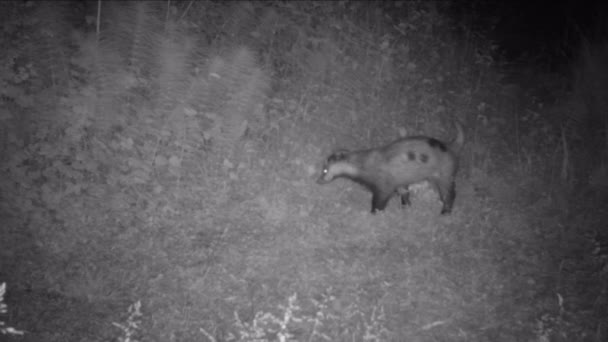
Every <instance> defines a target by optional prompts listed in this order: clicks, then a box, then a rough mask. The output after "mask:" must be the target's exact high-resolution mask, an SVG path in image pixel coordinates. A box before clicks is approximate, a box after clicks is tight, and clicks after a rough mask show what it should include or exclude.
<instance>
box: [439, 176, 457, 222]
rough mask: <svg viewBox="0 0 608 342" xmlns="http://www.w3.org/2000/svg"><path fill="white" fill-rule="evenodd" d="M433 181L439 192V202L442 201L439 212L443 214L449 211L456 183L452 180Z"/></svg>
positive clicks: (454, 195) (454, 194)
mask: <svg viewBox="0 0 608 342" xmlns="http://www.w3.org/2000/svg"><path fill="white" fill-rule="evenodd" d="M434 183H435V186H436V187H437V191H438V192H439V197H440V199H441V202H442V203H443V207H442V208H441V214H442V215H445V214H449V213H451V212H452V206H453V205H454V199H456V185H455V183H454V180H438V181H436V182H434Z"/></svg>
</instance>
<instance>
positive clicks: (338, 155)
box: [327, 149, 350, 163]
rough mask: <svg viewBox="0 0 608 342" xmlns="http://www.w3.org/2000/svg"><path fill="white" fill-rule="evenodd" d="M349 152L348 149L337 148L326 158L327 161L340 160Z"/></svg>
mask: <svg viewBox="0 0 608 342" xmlns="http://www.w3.org/2000/svg"><path fill="white" fill-rule="evenodd" d="M349 153H350V152H349V151H348V150H344V149H342V150H337V151H334V153H332V154H331V156H329V158H327V161H328V162H330V163H331V162H336V161H340V160H344V159H346V157H347V156H348V154H349Z"/></svg>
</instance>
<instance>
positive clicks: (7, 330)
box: [0, 283, 25, 335]
mask: <svg viewBox="0 0 608 342" xmlns="http://www.w3.org/2000/svg"><path fill="white" fill-rule="evenodd" d="M5 293H6V283H2V285H0V315H3V314H6V312H7V309H8V306H7V305H6V304H4V294H5ZM0 333H2V335H23V334H24V333H25V332H24V331H22V330H17V329H15V328H13V327H7V326H6V323H5V322H4V321H2V320H0Z"/></svg>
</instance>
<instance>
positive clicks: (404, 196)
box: [397, 186, 412, 207]
mask: <svg viewBox="0 0 608 342" xmlns="http://www.w3.org/2000/svg"><path fill="white" fill-rule="evenodd" d="M397 194H399V196H401V205H402V206H404V207H408V206H410V205H411V204H412V203H411V202H410V189H409V187H408V186H400V187H399V188H397Z"/></svg>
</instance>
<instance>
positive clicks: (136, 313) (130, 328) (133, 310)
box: [112, 300, 142, 342]
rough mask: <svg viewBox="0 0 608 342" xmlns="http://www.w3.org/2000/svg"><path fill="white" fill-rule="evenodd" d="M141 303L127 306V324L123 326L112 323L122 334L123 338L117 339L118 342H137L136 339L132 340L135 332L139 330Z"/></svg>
mask: <svg viewBox="0 0 608 342" xmlns="http://www.w3.org/2000/svg"><path fill="white" fill-rule="evenodd" d="M140 309H141V301H139V300H138V301H137V302H136V303H134V304H131V305H130V306H129V317H127V322H126V323H125V324H120V323H116V322H112V324H113V325H114V326H115V327H118V328H119V329H120V330H122V332H123V336H121V337H119V338H118V341H120V342H137V339H135V338H134V336H135V334H136V333H137V330H139V328H140V325H141V317H142V314H141V311H140Z"/></svg>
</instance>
